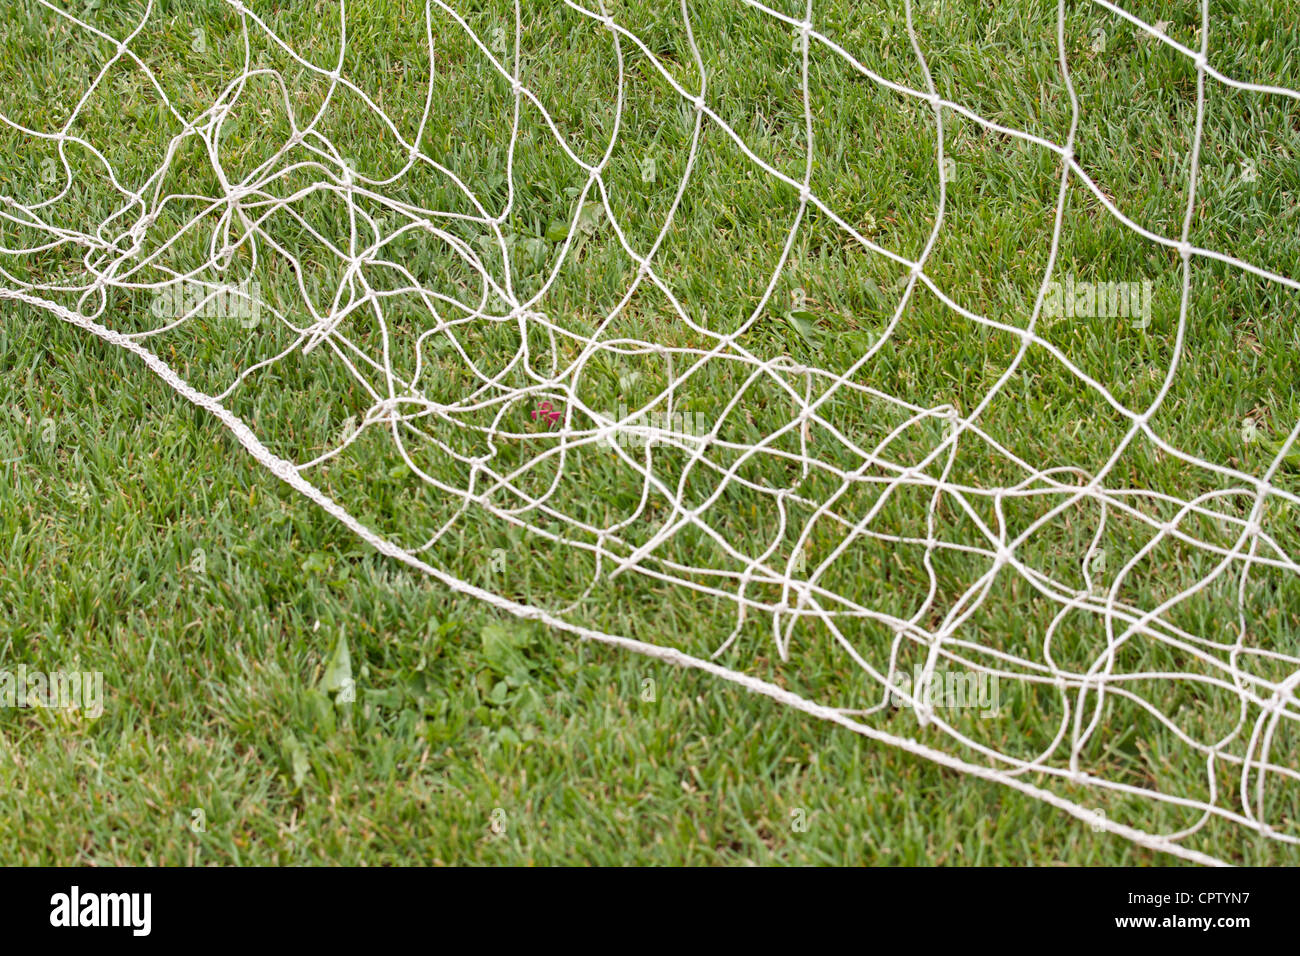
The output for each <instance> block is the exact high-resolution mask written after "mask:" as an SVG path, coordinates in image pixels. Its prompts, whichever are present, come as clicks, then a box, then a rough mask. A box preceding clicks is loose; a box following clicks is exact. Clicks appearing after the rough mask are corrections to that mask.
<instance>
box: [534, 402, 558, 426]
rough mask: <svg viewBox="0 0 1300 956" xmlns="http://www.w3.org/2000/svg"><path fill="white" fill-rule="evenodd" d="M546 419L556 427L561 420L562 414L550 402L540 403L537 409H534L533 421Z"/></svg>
mask: <svg viewBox="0 0 1300 956" xmlns="http://www.w3.org/2000/svg"><path fill="white" fill-rule="evenodd" d="M538 419H545V420H546V421H547V422H549V423H550V424H552V425H554V424H555V423H556V422H558V421H559V420H560V413H559V411H558V410H556V408H555V407H554V406H553V405H551V403H550V402H538V403H537V408H535V409H533V421H537V420H538Z"/></svg>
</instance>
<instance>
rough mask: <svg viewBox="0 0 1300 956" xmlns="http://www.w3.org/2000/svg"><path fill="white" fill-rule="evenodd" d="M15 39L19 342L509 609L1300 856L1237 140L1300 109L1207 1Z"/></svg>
mask: <svg viewBox="0 0 1300 956" xmlns="http://www.w3.org/2000/svg"><path fill="white" fill-rule="evenodd" d="M9 6H10V7H11V8H12V12H13V15H12V17H11V18H10V20H9V22H8V24H7V27H6V29H7V30H8V40H9V41H10V42H11V44H13V45H14V48H16V49H22V50H26V51H27V52H28V55H29V56H30V61H29V62H21V61H18V60H17V59H15V60H13V61H12V62H10V63H9V64H8V65H7V66H6V68H5V70H6V76H7V81H6V87H5V89H4V90H3V91H0V107H2V108H0V120H2V121H3V127H4V129H3V131H2V132H3V137H4V146H5V148H6V151H7V152H6V159H5V160H0V164H7V165H9V167H10V172H11V175H9V176H6V177H5V179H4V180H0V183H2V184H3V185H4V190H3V191H4V192H5V195H4V197H3V202H2V203H0V224H2V225H3V233H2V234H0V239H2V241H0V299H4V300H7V301H6V302H5V305H4V312H5V319H4V321H5V322H9V321H14V320H15V319H14V317H15V316H18V315H21V314H23V313H24V312H25V313H27V314H28V315H40V314H48V315H49V316H53V317H57V318H59V319H62V320H64V321H66V322H69V323H72V324H74V325H76V326H78V327H80V328H82V329H84V330H86V331H88V332H90V333H93V334H94V335H96V336H98V337H99V338H100V339H102V340H104V341H106V342H108V343H110V344H111V345H112V346H115V347H117V348H120V349H123V350H126V351H128V352H130V353H133V354H134V355H135V356H137V357H138V358H139V359H141V360H143V362H144V363H145V364H146V365H147V366H148V367H149V368H150V369H151V370H152V371H153V372H154V373H156V374H157V375H158V376H160V377H161V378H162V379H163V380H164V381H165V382H166V383H167V384H168V385H169V386H170V387H171V388H173V389H175V390H176V391H177V392H178V393H179V394H181V395H183V396H184V397H185V398H187V399H188V400H190V401H191V402H193V403H195V404H196V405H198V406H200V407H202V408H205V409H207V410H208V411H210V412H211V413H212V414H213V415H215V416H216V417H217V418H218V419H219V420H220V421H221V422H222V423H223V424H224V425H225V426H226V427H227V428H228V429H229V430H230V432H231V433H232V435H233V437H234V438H235V439H237V440H238V441H239V442H240V443H241V444H242V446H243V447H244V448H245V449H246V450H247V451H248V452H249V453H250V454H251V455H252V456H253V457H254V458H255V459H256V460H257V461H258V462H260V463H261V464H262V465H264V466H266V468H268V469H269V470H270V471H271V472H273V473H274V474H275V475H276V476H278V477H279V478H281V479H282V480H283V481H285V482H287V483H289V484H290V485H291V486H292V487H293V488H295V489H296V490H297V491H298V492H300V493H301V494H302V495H304V496H305V497H307V498H309V499H311V500H312V501H314V502H315V503H316V504H317V505H319V506H321V507H323V508H325V509H326V510H327V511H329V513H331V514H332V515H333V516H334V517H336V518H337V519H338V520H340V521H342V522H344V523H345V524H346V525H347V526H348V527H349V528H350V529H351V530H352V531H353V532H355V533H356V534H357V535H359V536H360V537H361V538H363V539H364V540H365V541H366V542H368V543H369V544H370V545H372V546H373V547H374V548H376V549H378V550H379V551H381V552H382V553H384V554H386V555H389V556H390V557H392V558H394V559H396V560H398V561H401V562H403V563H405V564H406V565H408V566H409V567H411V568H413V569H417V570H418V571H420V572H423V573H424V574H427V575H431V576H433V577H434V578H436V579H437V580H439V581H441V582H442V583H444V584H445V585H447V586H449V587H451V588H453V589H455V590H456V591H459V592H462V593H465V594H470V595H473V596H475V597H477V598H480V599H481V600H483V601H486V602H488V603H490V604H492V605H493V606H495V607H497V608H499V609H503V610H505V611H509V612H510V613H512V614H515V615H518V616H520V617H524V618H530V619H535V620H540V621H542V622H545V624H547V625H549V626H551V627H555V628H559V629H562V630H563V631H564V632H567V633H569V634H572V635H576V636H578V637H581V638H586V639H592V640H596V641H601V642H604V643H607V644H612V645H616V646H620V647H623V648H627V649H629V650H632V651H635V652H638V653H641V654H646V655H651V656H654V657H658V658H661V659H664V660H668V661H672V662H674V663H677V664H681V665H686V666H689V667H694V668H699V669H702V670H705V671H708V672H710V673H712V674H714V675H716V676H717V677H718V678H720V679H723V680H726V681H731V682H734V683H736V684H740V685H743V686H744V687H745V688H748V689H749V690H751V691H756V692H758V693H761V694H765V695H768V696H769V697H772V698H774V699H776V700H777V701H779V702H780V703H781V704H783V705H788V706H790V707H793V708H797V709H799V710H802V711H805V712H806V713H808V714H810V715H813V716H815V717H818V718H822V719H825V720H828V721H832V722H834V723H836V724H838V725H840V726H841V727H843V728H846V729H847V730H848V731H852V732H856V733H859V734H862V735H864V736H866V737H869V738H872V739H873V740H876V741H879V742H882V743H885V744H889V745H893V746H896V747H901V748H903V749H905V750H907V751H909V752H911V753H914V754H917V755H920V756H923V757H925V758H927V759H929V760H933V761H936V762H938V763H940V764H942V765H944V766H946V767H949V768H952V769H955V770H958V771H962V772H964V773H967V774H972V775H975V776H978V777H982V778H985V779H987V780H990V781H997V782H999V783H1001V784H1003V785H1006V786H1008V787H1012V788H1016V789H1018V790H1020V791H1022V792H1025V793H1028V794H1031V795H1033V796H1035V797H1037V798H1040V799H1041V800H1043V801H1045V802H1046V803H1050V804H1052V805H1054V806H1055V807H1057V808H1060V809H1062V810H1064V811H1066V812H1068V813H1071V814H1073V815H1075V816H1076V817H1078V818H1079V819H1080V821H1081V823H1080V826H1081V828H1085V830H1086V828H1087V827H1088V826H1091V827H1093V828H1094V829H1097V830H1105V831H1110V832H1113V833H1119V834H1122V835H1123V836H1125V837H1127V838H1129V839H1132V840H1134V841H1137V842H1138V843H1140V844H1142V845H1144V846H1147V847H1150V848H1154V849H1158V850H1162V851H1167V852H1170V853H1174V854H1177V855H1180V856H1183V857H1186V858H1189V859H1193V860H1197V861H1201V862H1213V861H1216V860H1222V859H1232V858H1235V857H1237V856H1238V852H1237V848H1238V847H1239V845H1240V844H1241V842H1242V841H1243V840H1246V839H1247V838H1251V839H1254V838H1255V837H1264V838H1268V839H1271V840H1274V841H1280V842H1284V843H1290V844H1296V843H1300V822H1298V820H1300V817H1298V816H1297V815H1298V814H1300V786H1298V784H1300V762H1298V760H1297V752H1298V751H1297V745H1298V744H1300V737H1298V736H1297V719H1298V718H1300V699H1298V696H1300V695H1297V690H1296V688H1297V685H1300V647H1298V646H1297V633H1300V624H1297V618H1296V615H1297V613H1298V612H1300V589H1298V588H1297V580H1296V577H1297V576H1296V572H1297V571H1300V566H1297V564H1296V561H1295V557H1294V553H1295V547H1296V543H1297V540H1296V539H1297V537H1298V536H1300V530H1298V529H1300V519H1298V515H1300V512H1295V511H1293V510H1291V509H1292V506H1294V505H1296V504H1300V497H1298V496H1297V483H1296V480H1295V477H1294V472H1293V470H1292V469H1293V467H1294V459H1295V456H1296V452H1297V451H1300V446H1298V445H1297V444H1296V437H1297V433H1298V432H1300V422H1298V421H1295V420H1294V418H1292V417H1289V416H1291V413H1292V410H1293V409H1294V407H1295V406H1294V403H1293V401H1292V398H1291V396H1290V395H1286V394H1284V395H1281V396H1277V395H1274V396H1273V400H1272V404H1271V405H1269V406H1268V407H1267V408H1264V407H1257V404H1258V403H1257V402H1256V392H1254V391H1252V389H1251V385H1250V382H1249V377H1250V376H1251V375H1252V374H1263V372H1258V373H1252V371H1251V368H1253V367H1263V366H1262V365H1261V362H1263V361H1264V360H1265V359H1267V358H1269V357H1274V358H1278V357H1280V358H1281V366H1280V367H1281V368H1282V369H1283V370H1285V368H1286V366H1287V364H1288V362H1287V359H1286V356H1285V355H1282V356H1279V352H1278V347H1277V345H1276V343H1278V342H1282V341H1293V340H1292V339H1291V338H1290V337H1289V333H1285V334H1284V333H1282V332H1278V327H1282V328H1286V327H1287V326H1288V325H1289V323H1290V322H1291V321H1292V320H1293V319H1294V316H1295V314H1296V312H1295V293H1296V291H1297V290H1298V289H1300V278H1297V277H1296V272H1295V269H1294V262H1293V261H1289V260H1287V259H1286V258H1285V257H1281V256H1277V255H1273V254H1271V253H1270V249H1272V248H1274V247H1285V245H1286V243H1289V242H1290V241H1291V240H1292V238H1293V236H1294V233H1295V229H1296V222H1298V221H1300V220H1296V219H1290V218H1289V217H1288V216H1286V215H1285V212H1284V209H1285V203H1286V201H1287V199H1286V198H1280V194H1279V195H1278V196H1273V195H1272V194H1268V195H1265V194H1264V191H1262V190H1260V189H1251V188H1248V187H1250V186H1251V184H1253V183H1256V182H1258V181H1260V180H1261V179H1264V180H1267V178H1268V177H1269V176H1272V175H1274V172H1273V169H1272V166H1271V165H1270V162H1269V158H1270V156H1271V155H1274V154H1270V153H1268V152H1267V150H1268V149H1275V152H1276V155H1288V156H1289V157H1290V160H1289V161H1290V162H1291V163H1292V164H1294V162H1295V153H1289V154H1287V153H1284V152H1283V146H1281V145H1275V146H1272V147H1263V149H1264V152H1263V153H1256V152H1249V151H1246V152H1241V150H1243V149H1246V148H1247V147H1246V146H1239V147H1238V151H1237V152H1232V151H1231V150H1230V149H1229V148H1228V147H1226V146H1224V144H1222V143H1217V142H1211V141H1210V140H1211V139H1212V138H1213V135H1214V131H1217V130H1220V129H1222V128H1226V127H1225V126H1224V124H1223V123H1221V122H1219V120H1218V119H1217V118H1216V117H1218V115H1219V114H1218V113H1217V112H1216V103H1217V104H1219V105H1222V104H1224V103H1227V104H1228V107H1227V108H1230V111H1231V112H1232V114H1233V120H1232V124H1233V125H1232V126H1231V128H1232V129H1235V130H1244V131H1245V133H1246V134H1251V135H1254V134H1256V133H1257V134H1258V139H1259V141H1260V142H1274V140H1269V139H1268V137H1269V136H1272V135H1274V134H1277V135H1279V136H1281V135H1283V133H1282V132H1278V131H1279V130H1281V131H1283V132H1285V131H1288V130H1292V128H1293V126H1294V123H1295V116H1296V109H1297V104H1298V103H1300V94H1297V93H1296V92H1295V91H1294V90H1291V89H1287V88H1281V87H1277V86H1272V85H1269V83H1268V82H1265V81H1270V80H1275V78H1270V77H1267V76H1259V75H1246V74H1242V75H1237V72H1236V68H1235V66H1234V60H1233V58H1232V57H1230V56H1227V57H1224V58H1222V59H1220V58H1219V57H1217V56H1216V55H1215V54H1214V52H1213V51H1214V50H1215V49H1216V38H1218V37H1220V36H1221V35H1222V34H1221V32H1219V31H1223V32H1227V31H1231V30H1233V29H1235V27H1233V26H1232V25H1231V24H1224V25H1222V26H1221V25H1220V24H1218V23H1217V22H1216V19H1217V18H1216V16H1215V15H1213V11H1212V10H1211V5H1210V4H1209V2H1208V0H1206V2H1202V3H1201V4H1200V5H1199V6H1197V5H1196V4H1190V3H1189V4H1186V5H1184V6H1186V7H1187V9H1186V10H1180V11H1178V14H1179V16H1180V17H1182V18H1183V19H1181V20H1179V21H1178V22H1177V23H1166V22H1163V21H1159V20H1157V19H1155V16H1154V14H1153V9H1154V8H1155V7H1157V6H1158V5H1155V4H1127V5H1126V4H1119V3H1110V2H1105V0H1096V2H1070V3H1066V2H1064V0H1061V2H1059V3H1050V2H1048V3H1039V2H1026V3H1024V4H1021V5H1019V6H1022V7H1023V11H1022V12H1023V16H1010V15H1008V16H1005V17H1001V18H1000V14H998V13H997V12H994V13H990V14H988V15H987V17H988V22H987V23H985V22H982V21H981V19H980V17H975V18H972V17H969V16H963V15H962V13H961V9H962V8H961V5H959V4H952V3H944V2H941V0H891V2H890V3H882V4H879V5H867V6H868V7H869V8H868V9H862V8H863V6H864V5H862V4H856V3H831V2H825V3H823V2H821V0H818V2H815V3H814V2H812V0H806V2H805V0H799V2H792V0H784V2H778V0H770V3H768V4H764V3H758V2H755V0H707V2H706V0H680V2H658V3H651V2H631V0H628V2H615V0H607V2H602V0H584V2H573V0H565V2H564V3H562V4H561V3H555V4H538V3H527V4H524V3H515V4H513V5H511V4H510V3H505V2H501V3H491V2H489V3H467V4H459V3H457V4H451V3H444V2H441V0H430V2H428V3H425V4H423V5H421V4H420V3H418V2H407V3H404V4H400V3H399V4H384V5H380V4H366V3H363V2H360V0H356V2H354V0H339V2H330V3H315V4H304V5H294V4H286V5H278V4H273V3H270V2H260V3H240V2H235V0H228V2H225V3H219V4H215V3H214V4H211V5H208V6H203V5H194V6H195V8H196V9H201V13H196V12H194V11H191V10H188V7H189V5H175V4H165V3H163V4H159V3H157V2H153V0H150V2H148V3H146V4H144V5H136V4H125V5H114V4H111V3H109V4H100V3H98V2H95V0H91V2H88V3H84V4H83V3H79V2H74V3H70V4H69V3H58V2H45V0H40V2H35V0H34V2H31V3H17V4H9ZM995 6H997V5H995ZM1005 6H1007V7H1010V6H1015V5H1012V4H1006V5H1005ZM117 7H121V8H122V9H117ZM280 7H285V8H287V9H285V10H281V9H279V8H280ZM295 7H299V8H300V9H297V10H295V9H294V8H295ZM971 8H972V9H973V8H974V5H972V7H971ZM981 16H983V15H981ZM1277 26H1278V29H1281V27H1282V25H1281V24H1278V25H1277ZM1266 35H1267V33H1266ZM940 46H942V49H940ZM1225 48H1227V45H1226V44H1225ZM1234 49H1235V48H1234ZM1108 58H1111V59H1109V60H1108ZM1031 62H1032V63H1034V64H1036V67H1035V69H1034V70H1033V71H1032V72H1031V71H1029V70H1027V69H1026V71H1025V75H1016V74H1015V71H1016V70H1018V69H1020V68H1021V66H1023V65H1024V64H1027V63H1031ZM1108 62H1109V63H1111V66H1110V67H1109V69H1110V71H1111V72H1110V73H1109V74H1108V73H1107V72H1106V70H1107V67H1106V64H1107V63H1108ZM1125 63H1128V64H1130V65H1129V66H1127V67H1125V66H1124V65H1123V64H1125ZM1143 63H1145V64H1148V67H1149V74H1150V77H1151V78H1150V87H1151V88H1150V89H1143V88H1142V85H1141V81H1142V78H1143V76H1145V75H1147V74H1146V73H1144V72H1143V68H1141V67H1140V64H1143ZM960 64H964V67H963V66H960ZM1131 64H1139V65H1138V66H1134V65H1131ZM963 70H964V72H963ZM1008 72H1010V73H1011V74H1012V76H1011V81H1010V82H1012V85H1013V86H1014V88H1015V89H1018V90H1022V91H1023V96H1021V97H1017V98H1015V101H1009V100H1008V99H1007V98H1005V97H1000V96H999V95H998V92H997V91H998V90H999V89H1002V88H1003V87H1002V86H999V84H1003V83H1006V82H1009V81H1008V80H1007V73H1008ZM962 78H966V79H967V80H970V81H971V83H972V84H975V85H963V83H962V82H959V80H961V79H962ZM983 79H987V80H988V83H987V84H985V83H984V82H983ZM976 81H979V82H978V83H976ZM1017 84H1018V85H1017ZM1125 84H1129V85H1127V86H1126V85H1125ZM1144 97H1148V98H1150V102H1148V100H1147V99H1144ZM1153 103H1156V104H1157V105H1158V108H1159V110H1163V111H1164V112H1163V114H1162V115H1160V116H1159V117H1157V116H1155V112H1157V107H1156V106H1153ZM1017 111H1020V112H1017ZM1098 111H1101V112H1104V113H1105V115H1104V116H1102V117H1101V118H1098V117H1097V115H1096V114H1097V113H1098ZM1015 117H1020V119H1021V120H1022V121H1016V120H1015V119H1014V118H1015ZM1278 117H1281V118H1282V120H1281V121H1280V122H1279V120H1278ZM1144 124H1145V125H1144ZM1140 129H1146V130H1147V133H1145V134H1141V133H1135V132H1134V131H1135V130H1140ZM1153 130H1154V131H1155V132H1154V133H1152V132H1151V131H1153ZM1144 136H1145V138H1143V137H1144ZM1250 148H1252V149H1253V148H1254V147H1253V146H1252V147H1250ZM1211 153H1213V162H1211V161H1210V155H1211ZM1152 170H1154V173H1152ZM15 171H16V172H15ZM1228 175H1231V176H1235V177H1236V178H1235V179H1233V180H1232V182H1231V183H1228V180H1227V179H1225V176H1228ZM1126 176H1127V177H1130V178H1128V179H1126V178H1125V177H1126ZM1241 184H1244V185H1241ZM1239 186H1240V188H1238V187H1239ZM1261 197H1262V198H1261ZM1288 198H1289V197H1288ZM1274 201H1276V202H1277V203H1282V204H1283V206H1280V207H1278V208H1277V209H1274V208H1273V207H1272V206H1270V205H1269V203H1271V202H1274ZM1279 209H1282V210H1283V211H1278V210H1279ZM1291 211H1292V212H1294V208H1292V209H1291ZM1252 217H1254V218H1252ZM1283 240H1285V243H1284V242H1283ZM1291 248H1294V247H1291ZM1252 310H1253V312H1254V313H1256V314H1266V315H1267V316H1268V319H1267V321H1268V322H1270V323H1272V324H1271V325H1268V326H1267V327H1266V325H1265V323H1264V322H1260V321H1257V322H1255V323H1253V324H1250V323H1248V324H1247V325H1246V326H1245V327H1243V326H1241V324H1240V323H1238V324H1237V325H1235V326H1234V324H1233V322H1232V321H1229V320H1225V319H1223V317H1224V316H1225V315H1228V314H1229V313H1231V314H1232V315H1237V314H1238V313H1239V312H1240V313H1245V312H1251V311H1252ZM1243 328H1244V331H1243ZM1224 329H1226V330H1227V331H1226V332H1225V331H1224ZM1269 336H1272V337H1271V338H1270V337H1269ZM1243 342H1244V343H1245V345H1244V346H1243V345H1242V343H1243ZM1243 348H1244V351H1243V350H1242V349H1243ZM1261 356H1262V358H1261ZM1256 360H1259V361H1256ZM1251 362H1255V363H1256V365H1255V366H1251V365H1250V363H1251ZM1290 364H1291V367H1292V368H1294V363H1290ZM1270 367H1271V368H1273V369H1274V374H1275V373H1276V369H1277V368H1278V366H1277V365H1274V366H1270ZM1224 368H1236V369H1240V372H1239V373H1238V374H1233V373H1225V372H1223V369H1224ZM1283 379H1284V376H1283ZM1248 399H1249V402H1250V403H1249V404H1246V405H1244V406H1243V405H1242V404H1241V403H1242V402H1243V401H1246V400H1248ZM1259 401H1263V399H1259ZM1216 402H1217V403H1218V404H1216ZM834 732H843V731H834Z"/></svg>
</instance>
